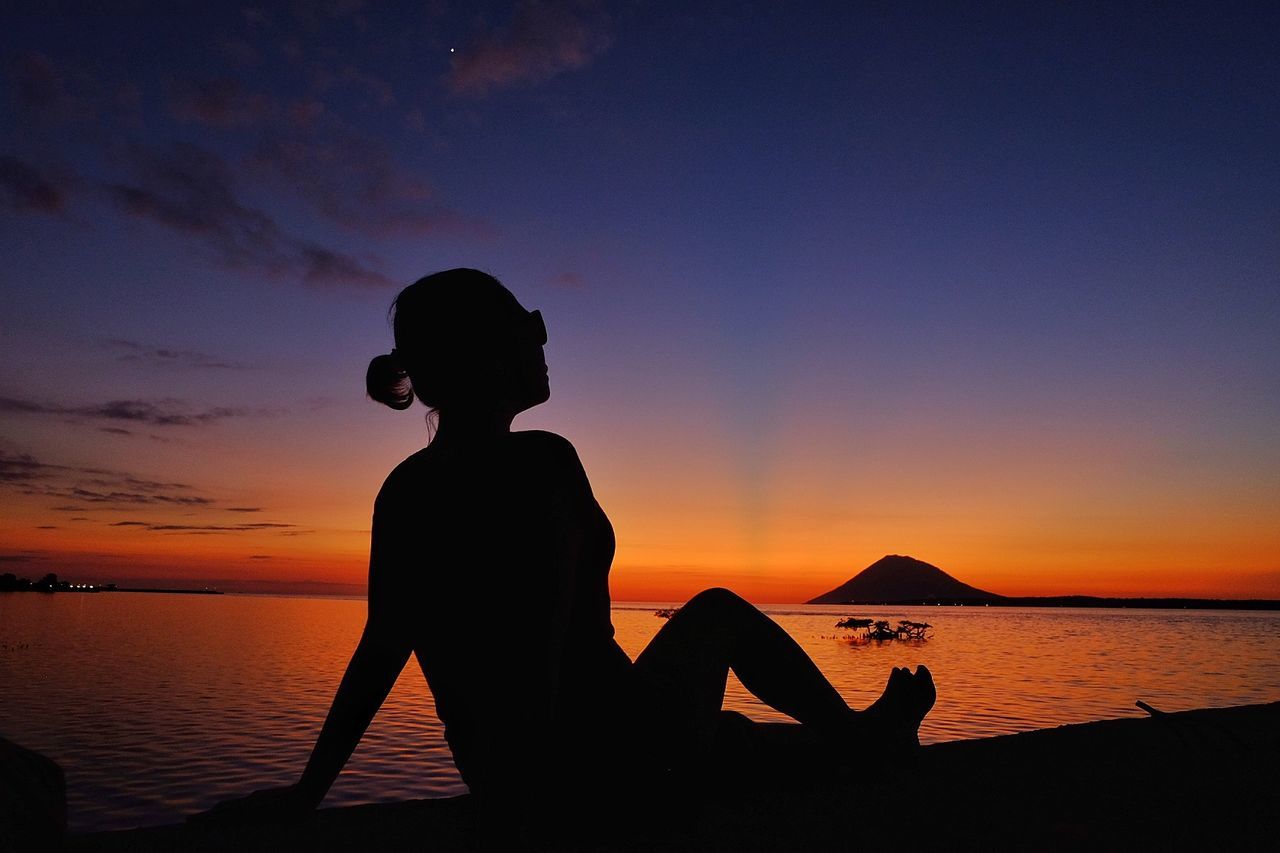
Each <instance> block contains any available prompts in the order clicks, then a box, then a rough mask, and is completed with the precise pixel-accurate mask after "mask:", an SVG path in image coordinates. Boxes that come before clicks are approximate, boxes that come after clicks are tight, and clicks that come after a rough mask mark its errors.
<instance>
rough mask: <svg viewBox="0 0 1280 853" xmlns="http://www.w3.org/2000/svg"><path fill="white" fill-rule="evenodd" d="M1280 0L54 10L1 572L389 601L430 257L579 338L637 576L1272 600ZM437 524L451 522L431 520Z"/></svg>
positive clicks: (2, 460) (13, 86)
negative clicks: (919, 580)
mask: <svg viewBox="0 0 1280 853" xmlns="http://www.w3.org/2000/svg"><path fill="white" fill-rule="evenodd" d="M1278 25H1280V8H1278V7H1275V6H1273V5H1269V4H1257V3H1251V4H1236V3H1229V2H1215V3H1203V4H1198V3H1191V2H1188V3H1178V4H1160V3H1151V4H1146V3H1125V4H1112V3H1087V2H1082V3H1070V4H1059V3H963V4H956V3H910V2H907V3H896V2H894V3H890V2H885V3H847V2H842V3H811V4H777V3H761V4H754V3H744V2H724V3H701V2H679V3H657V2H655V3H644V2H621V3H595V2H559V1H558V0H554V1H553V0H547V2H528V0H520V2H515V3H466V4H454V3H448V2H412V3H409V2H401V3H393V2H385V3H382V2H380V3H362V2H360V0H333V2H309V3H304V2H297V3H284V2H281V3H269V4H261V5H244V4H234V3H232V4H223V3H214V2H202V3H183V2H178V3H145V2H121V3H114V4H90V3H65V2H40V3H34V2H18V3H13V4H6V6H5V10H4V11H3V12H0V31H3V33H4V34H5V35H4V36H3V39H2V40H0V74H2V75H3V78H2V80H0V110H2V113H0V114H2V115H3V116H4V121H3V122H2V123H0V251H2V252H3V257H4V259H5V262H4V264H3V265H2V267H0V304H2V305H3V312H2V315H0V316H2V319H0V331H2V333H3V334H2V335H0V571H12V572H15V573H17V574H19V575H26V576H30V577H35V576H38V575H41V574H44V573H45V572H48V571H55V572H57V573H58V574H59V575H60V576H62V577H64V578H68V579H73V580H79V581H118V582H121V581H123V582H137V583H144V584H147V585H160V584H178V585H183V586H190V585H204V584H211V585H215V586H218V587H219V588H222V589H226V590H239V591H295V592H350V591H358V590H359V589H360V588H361V585H362V584H363V582H364V578H365V575H366V572H367V559H368V544H369V543H368V537H369V520H370V514H371V507H372V501H373V497H374V495H375V494H376V493H377V490H378V488H379V486H380V484H381V482H382V479H383V478H384V477H385V476H386V474H387V472H388V471H390V469H391V468H392V467H394V465H395V464H396V463H397V462H399V461H400V460H401V459H402V458H404V457H405V456H407V455H409V454H410V453H412V452H413V451H415V450H416V449H418V448H420V447H422V446H423V445H424V444H425V443H426V442H427V440H428V437H429V436H428V428H427V424H426V420H425V410H423V409H422V408H421V407H415V408H414V409H412V410H410V411H407V412H392V411H391V410H389V409H386V408H385V407H382V406H379V405H377V404H374V403H372V402H371V401H369V400H368V399H367V398H366V397H365V396H364V385H363V374H364V370H365V368H366V366H367V364H368V361H369V359H370V358H371V357H372V356H374V355H376V354H378V353H382V352H386V351H387V350H389V349H390V347H391V334H390V329H389V326H388V322H387V310H388V308H389V306H390V303H391V300H392V299H393V298H394V296H395V294H396V293H397V292H398V289H399V288H401V287H403V286H405V285H407V284H409V283H411V282H412V281H414V280H415V279H417V278H418V277H420V276H422V275H424V274H427V273H430V272H434V271H436V270H440V269H447V268H451V267H456V266H471V267H478V268H481V269H484V270H486V271H489V272H491V273H493V274H495V275H497V276H498V277H499V278H500V279H501V280H502V281H503V282H504V283H505V284H507V286H508V287H509V288H510V289H511V290H512V291H513V292H514V293H515V294H516V296H517V297H518V298H519V299H520V300H521V301H522V303H523V304H524V305H525V306H526V307H527V308H530V309H534V308H537V309H540V310H541V311H542V313H543V315H544V317H545V319H546V323H547V327H548V331H549V343H548V346H547V356H548V361H549V364H550V375H551V386H552V398H551V400H550V401H549V402H548V403H547V404H545V405H543V406H541V407H538V408H537V409H534V410H532V411H530V412H527V413H525V414H523V415H521V416H520V417H519V418H518V420H517V422H516V426H517V428H525V429H549V430H553V431H555V432H558V433H561V434H563V435H565V436H566V437H567V438H569V439H570V440H571V441H572V442H573V443H574V444H575V445H576V447H577V448H578V453H579V456H580V457H581V458H582V460H583V462H584V465H585V466H586V469H587V472H588V474H589V476H590V477H591V480H592V484H593V488H594V490H595V493H596V496H597V498H598V499H599V500H600V502H601V504H602V505H603V506H604V508H605V510H606V511H607V512H608V513H609V515H610V517H611V518H612V520H613V523H614V526H615V528H616V530H617V536H618V551H617V557H616V559H615V563H614V569H613V573H612V576H611V586H612V592H613V595H614V598H615V599H618V600H681V599H683V598H685V597H687V596H689V595H691V594H692V593H694V592H696V591H698V590H699V589H702V588H705V587H707V586H712V585H717V586H728V587H730V588H732V589H735V590H737V591H739V592H741V593H742V594H744V595H745V596H747V597H748V598H749V599H751V600H754V601H758V602H795V601H803V600H805V599H807V598H810V597H813V596H815V595H817V594H819V593H821V592H824V591H826V590H827V589H830V588H831V587H834V586H836V585H837V584H839V583H841V582H843V581H844V580H846V579H847V578H848V577H850V576H852V575H853V574H855V573H856V572H857V571H859V570H860V569H862V568H863V567H865V566H866V565H868V564H870V563H872V562H873V561H875V560H876V559H878V558H879V557H881V556H883V555H885V554H891V553H899V554H910V555H912V556H915V557H917V558H919V559H923V560H926V561H928V562H931V563H933V564H935V565H937V566H939V567H941V568H943V569H944V570H946V571H948V572H949V573H951V574H953V575H955V576H956V577H958V578H960V579H961V580H963V581H965V582H967V583H970V584H973V585H975V586H979V587H982V588H985V589H989V590H991V591H994V592H1000V593H1005V594H1010V595H1039V594H1045V595H1048V594H1069V593H1082V594H1097V595H1191V596H1214V597H1270V598H1280V159H1278V158H1276V156H1275V152H1276V151H1278V150H1280V53H1277V52H1276V51H1275V49H1274V34H1275V33H1276V32H1277V31H1278ZM424 547H425V548H428V549H429V547H430V544H429V542H424Z"/></svg>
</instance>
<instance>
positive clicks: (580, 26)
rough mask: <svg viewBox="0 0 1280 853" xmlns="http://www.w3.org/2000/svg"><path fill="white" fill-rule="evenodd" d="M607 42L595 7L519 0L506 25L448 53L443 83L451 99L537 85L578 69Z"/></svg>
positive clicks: (562, 0)
mask: <svg viewBox="0 0 1280 853" xmlns="http://www.w3.org/2000/svg"><path fill="white" fill-rule="evenodd" d="M609 43H610V36H609V17H608V15H607V14H606V12H605V11H604V9H603V8H602V6H601V4H598V3H595V2H588V1H587V0H559V2H554V1H553V0H520V2H518V3H516V6H515V11H514V13H513V15H512V18H511V21H510V22H509V23H508V24H507V26H505V27H503V28H501V29H499V30H496V31H494V32H490V33H486V34H484V35H483V36H481V37H480V38H479V39H477V40H476V41H475V42H473V43H472V44H470V45H468V46H466V47H465V48H463V49H461V50H460V51H459V52H457V53H455V54H454V59H453V65H452V68H451V70H450V72H449V75H448V76H447V78H446V80H445V83H446V85H447V87H448V88H449V90H450V91H451V92H452V93H454V94H455V95H471V96H479V95H484V94H487V93H489V92H492V91H494V90H497V89H504V88H507V87H510V86H516V85H520V84H533V83H541V82H544V81H546V80H549V79H551V78H552V77H554V76H556V75H557V74H559V73H560V72H562V71H567V70H572V69H575V68H582V67H583V66H585V65H587V64H588V63H590V62H591V61H592V60H594V59H595V58H596V57H597V56H599V55H600V54H601V53H603V52H604V51H605V50H606V49H608V47H609Z"/></svg>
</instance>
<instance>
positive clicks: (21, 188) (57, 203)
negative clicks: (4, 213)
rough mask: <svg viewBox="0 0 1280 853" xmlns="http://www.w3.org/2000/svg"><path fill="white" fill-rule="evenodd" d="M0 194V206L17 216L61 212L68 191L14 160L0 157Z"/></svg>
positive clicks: (40, 173) (19, 161) (25, 164)
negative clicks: (0, 200) (1, 196)
mask: <svg viewBox="0 0 1280 853" xmlns="http://www.w3.org/2000/svg"><path fill="white" fill-rule="evenodd" d="M0 193H2V194H3V204H4V206H5V207H8V208H10V209H12V210H16V211H18V212H19V213H53V214H57V213H62V212H63V210H64V209H65V208H66V205H67V190H66V188H65V187H63V186H60V185H59V184H57V183H55V182H54V180H53V179H52V178H51V177H50V176H48V175H46V174H43V173H42V172H40V171H39V170H38V169H36V167H34V166H32V165H30V164H28V163H24V162H23V161H21V160H19V159H17V158H16V157H9V156H7V155H0Z"/></svg>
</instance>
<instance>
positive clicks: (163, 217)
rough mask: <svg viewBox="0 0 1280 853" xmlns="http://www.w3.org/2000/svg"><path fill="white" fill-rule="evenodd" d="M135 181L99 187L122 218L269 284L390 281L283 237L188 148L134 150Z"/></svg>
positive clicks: (218, 167) (225, 171)
mask: <svg viewBox="0 0 1280 853" xmlns="http://www.w3.org/2000/svg"><path fill="white" fill-rule="evenodd" d="M130 159H131V164H132V169H133V173H134V174H133V180H132V181H129V182H116V183H103V184H102V190H103V192H104V193H105V194H106V196H107V198H108V199H109V200H110V201H111V202H112V203H113V204H114V205H115V206H117V207H118V208H119V209H121V210H123V211H124V212H125V213H127V214H129V215H131V216H136V217H139V218H142V219H148V220H151V221H152V222H155V223H158V224H160V225H163V226H165V227H167V228H171V229H173V230H175V231H179V232H182V233H184V234H187V235H189V236H191V237H193V238H196V239H198V240H200V241H201V242H202V243H203V244H204V246H205V248H207V249H208V250H210V252H211V254H212V256H213V259H214V260H215V261H216V262H217V263H220V264H222V265H223V266H227V267H230V268H232V269H239V270H244V271H248V272H253V273H257V274H262V275H267V276H269V277H272V278H280V277H296V278H300V279H301V280H302V282H303V283H304V284H307V285H311V286H315V287H334V286H339V287H356V288H369V287H388V286H390V285H392V284H393V282H392V281H391V280H390V279H388V278H387V277H386V276H385V275H383V274H382V273H381V272H378V271H377V270H374V269H372V268H370V267H368V266H366V265H365V264H364V263H362V262H361V261H359V260H357V259H356V258H354V257H352V256H350V255H346V254H343V253H341V252H338V251H336V250H333V249H329V248H326V247H324V246H321V245H319V244H318V243H314V242H312V241H309V240H305V239H301V238H298V237H294V236H292V235H289V234H287V233H286V232H285V231H284V230H283V229H281V227H280V226H279V225H278V224H277V223H276V221H275V220H274V219H273V218H272V217H271V216H269V215H268V214H266V213H264V212H263V211H261V210H257V209H256V208H252V207H249V206H247V205H245V204H243V203H242V202H241V201H240V199H239V198H238V196H237V195H236V192H235V189H234V181H233V178H232V175H231V171H230V169H229V168H228V167H227V165H226V163H225V162H223V160H222V159H221V158H220V157H218V156H217V155H215V154H213V153H212V152H211V151H208V150H206V149H203V148H200V147H199V146H196V145H191V144H188V143H171V144H169V145H166V146H162V147H160V148H156V149H149V148H141V147H135V148H134V149H133V152H132V156H131V158H130Z"/></svg>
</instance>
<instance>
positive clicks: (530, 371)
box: [365, 268, 551, 415]
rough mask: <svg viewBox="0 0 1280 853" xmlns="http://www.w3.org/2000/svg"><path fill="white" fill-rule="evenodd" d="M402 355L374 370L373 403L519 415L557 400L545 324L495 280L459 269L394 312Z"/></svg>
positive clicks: (370, 382)
mask: <svg viewBox="0 0 1280 853" xmlns="http://www.w3.org/2000/svg"><path fill="white" fill-rule="evenodd" d="M391 312H392V317H393V321H392V327H393V329H394V331H395V342H396V345H395V349H393V350H392V351H391V353H390V354H388V355H380V356H377V357H375V358H374V359H373V361H371V362H370V363H369V370H368V373H367V374H366V376H365V385H366V388H367V389H368V392H369V396H370V397H372V398H373V399H375V400H377V401H378V402H379V403H384V404H386V405H388V406H390V407H391V408H393V409H407V408H409V406H410V405H412V404H413V398H414V396H415V395H416V396H417V397H418V399H419V400H421V401H422V402H423V403H425V404H426V405H427V406H430V407H431V408H433V409H435V410H437V411H440V412H448V411H450V410H464V409H469V410H472V411H486V412H508V413H510V414H512V415H514V414H516V413H518V412H521V411H524V410H525V409H528V408H531V407H533V406H536V405H538V404H539V403H542V402H545V401H546V399H547V398H548V397H549V396H550V393H551V392H550V388H549V386H548V384H547V365H546V359H545V357H544V356H543V353H542V346H543V344H545V343H546V342H547V333H546V328H545V327H544V326H543V325H542V316H541V315H540V314H539V313H538V312H536V311H534V312H529V311H526V310H525V309H524V307H523V306H522V305H521V304H520V303H519V302H518V301H517V300H516V298H515V296H513V295H512V294H511V291H509V290H507V289H506V288H505V287H503V286H502V284H501V283H500V282H499V281H498V280H497V279H496V278H494V277H493V276H491V275H488V274H487V273H482V272H480V271H479V270H473V269H465V268H459V269H453V270H446V271H444V272H438V273H435V274H433V275H429V276H426V277H425V278H421V279H419V280H418V281H416V282H414V283H413V284H411V285H409V286H408V287H406V288H405V289H404V290H402V291H401V292H400V295H399V296H397V297H396V300H395V302H394V303H392V306H391Z"/></svg>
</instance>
